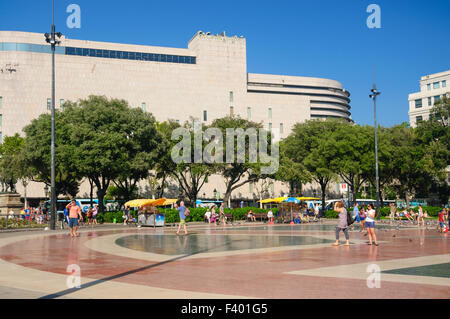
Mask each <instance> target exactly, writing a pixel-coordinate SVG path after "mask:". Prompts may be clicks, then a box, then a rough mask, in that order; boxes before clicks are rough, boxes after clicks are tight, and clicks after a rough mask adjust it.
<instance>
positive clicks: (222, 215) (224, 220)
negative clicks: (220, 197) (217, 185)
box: [219, 202, 227, 226]
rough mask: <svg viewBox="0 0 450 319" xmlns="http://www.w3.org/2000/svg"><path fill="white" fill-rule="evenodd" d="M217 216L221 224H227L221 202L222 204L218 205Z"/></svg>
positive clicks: (223, 205) (223, 204)
mask: <svg viewBox="0 0 450 319" xmlns="http://www.w3.org/2000/svg"><path fill="white" fill-rule="evenodd" d="M219 216H220V221H221V222H223V225H224V226H226V225H227V216H225V203H223V202H222V204H221V205H220V207H219Z"/></svg>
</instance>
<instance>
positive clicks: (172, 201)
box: [155, 198, 178, 206]
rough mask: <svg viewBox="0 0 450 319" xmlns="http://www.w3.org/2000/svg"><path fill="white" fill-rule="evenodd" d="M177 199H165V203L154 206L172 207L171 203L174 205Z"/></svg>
mask: <svg viewBox="0 0 450 319" xmlns="http://www.w3.org/2000/svg"><path fill="white" fill-rule="evenodd" d="M177 200H178V199H176V198H175V199H174V198H167V199H165V201H164V202H163V203H161V204H157V205H155V206H166V205H172V204H173V203H176V202H177Z"/></svg>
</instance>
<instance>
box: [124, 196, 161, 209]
mask: <svg viewBox="0 0 450 319" xmlns="http://www.w3.org/2000/svg"><path fill="white" fill-rule="evenodd" d="M164 202H166V198H164V197H163V198H158V199H134V200H130V201H128V202H126V203H125V205H126V206H129V207H145V206H158V205H162V204H163V203H164Z"/></svg>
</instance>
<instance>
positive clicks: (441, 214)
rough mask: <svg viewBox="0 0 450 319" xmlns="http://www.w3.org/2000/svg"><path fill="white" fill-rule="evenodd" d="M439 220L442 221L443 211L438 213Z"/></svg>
mask: <svg viewBox="0 0 450 319" xmlns="http://www.w3.org/2000/svg"><path fill="white" fill-rule="evenodd" d="M439 222H441V223H443V222H444V213H443V212H440V213H439Z"/></svg>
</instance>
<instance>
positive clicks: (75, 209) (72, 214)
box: [69, 205, 81, 218]
mask: <svg viewBox="0 0 450 319" xmlns="http://www.w3.org/2000/svg"><path fill="white" fill-rule="evenodd" d="M79 214H81V208H80V206H78V205H74V206H70V208H69V218H78V216H79Z"/></svg>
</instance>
